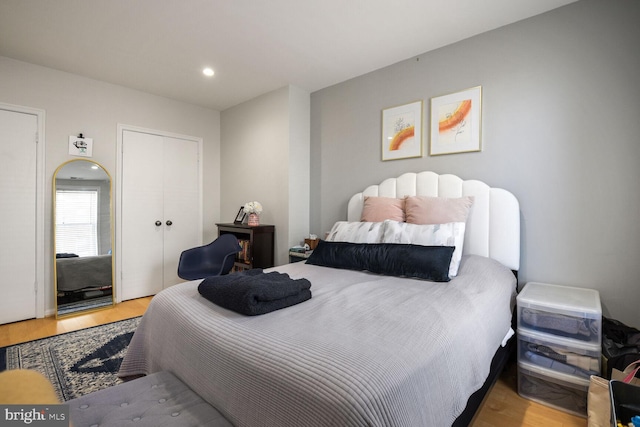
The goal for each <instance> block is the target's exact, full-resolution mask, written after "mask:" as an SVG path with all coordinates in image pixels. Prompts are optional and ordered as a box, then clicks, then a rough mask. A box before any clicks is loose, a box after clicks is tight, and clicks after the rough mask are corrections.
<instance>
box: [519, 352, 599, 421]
mask: <svg viewBox="0 0 640 427" xmlns="http://www.w3.org/2000/svg"><path fill="white" fill-rule="evenodd" d="M588 391H589V380H586V379H581V378H578V377H575V376H573V375H566V374H563V373H560V372H554V371H549V370H547V369H544V368H540V367H537V366H533V365H530V364H528V363H524V362H518V394H520V396H522V397H524V398H526V399H530V400H533V401H535V402H538V403H541V404H543V405H546V406H550V407H552V408H555V409H559V410H561V411H564V412H569V413H572V414H575V415H578V416H581V417H586V415H587V392H588Z"/></svg>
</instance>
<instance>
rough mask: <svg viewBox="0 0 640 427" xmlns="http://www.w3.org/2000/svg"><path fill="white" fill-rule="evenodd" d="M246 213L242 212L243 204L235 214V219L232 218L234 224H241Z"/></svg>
mask: <svg viewBox="0 0 640 427" xmlns="http://www.w3.org/2000/svg"><path fill="white" fill-rule="evenodd" d="M246 216H247V214H246V213H245V212H244V206H240V210H239V211H238V213H237V214H236V219H234V220H233V223H234V224H242V223H243V222H244V219H245V217H246Z"/></svg>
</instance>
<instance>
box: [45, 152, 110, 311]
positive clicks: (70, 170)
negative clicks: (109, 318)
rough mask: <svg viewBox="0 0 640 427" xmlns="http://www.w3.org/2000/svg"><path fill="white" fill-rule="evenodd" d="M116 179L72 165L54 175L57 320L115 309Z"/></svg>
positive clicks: (86, 164)
mask: <svg viewBox="0 0 640 427" xmlns="http://www.w3.org/2000/svg"><path fill="white" fill-rule="evenodd" d="M112 223H113V221H112V213H111V177H110V176H109V174H108V173H107V171H106V170H105V169H104V168H103V167H102V166H101V165H99V164H98V163H96V162H93V161H90V160H83V159H77V160H70V161H68V162H66V163H63V164H62V165H60V167H58V169H57V170H56V172H55V174H54V176H53V230H54V249H55V251H54V252H55V255H54V257H55V259H54V283H55V295H56V317H64V316H70V315H73V314H79V313H86V312H87V311H91V310H97V309H101V308H106V307H109V306H112V305H113V304H114V295H113V258H112V256H111V255H112V248H113V232H112Z"/></svg>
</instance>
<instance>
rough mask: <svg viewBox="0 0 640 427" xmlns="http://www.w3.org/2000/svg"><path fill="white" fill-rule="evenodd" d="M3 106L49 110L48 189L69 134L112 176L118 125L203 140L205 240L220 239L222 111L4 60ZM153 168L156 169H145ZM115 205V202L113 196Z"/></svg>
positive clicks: (49, 285) (48, 300)
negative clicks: (85, 140) (84, 141)
mask: <svg viewBox="0 0 640 427" xmlns="http://www.w3.org/2000/svg"><path fill="white" fill-rule="evenodd" d="M0 76H1V78H0V102H3V103H7V104H14V105H22V106H27V107H32V108H39V109H43V110H45V111H46V141H45V143H46V176H47V182H46V189H51V188H52V176H53V173H54V172H55V169H56V168H57V167H58V165H60V164H61V163H63V162H65V161H67V160H70V159H71V158H72V157H71V156H69V154H68V138H69V135H77V134H78V133H83V134H84V135H85V136H86V137H90V138H93V144H94V145H93V158H92V160H95V161H97V162H98V163H100V164H102V165H103V166H104V167H105V168H106V169H107V170H108V171H109V173H110V174H111V175H112V177H113V178H114V189H115V188H117V187H116V186H115V184H116V182H115V180H116V179H117V177H116V176H115V171H116V130H117V125H118V123H123V124H128V125H134V126H139V127H143V128H149V129H156V130H163V131H167V132H172V133H177V134H182V135H190V136H196V137H201V138H203V140H204V143H203V146H204V149H203V150H204V153H203V162H204V165H205V168H204V178H203V180H204V182H203V190H204V215H203V218H204V220H203V221H204V224H203V239H204V241H207V240H213V238H215V236H216V235H217V229H216V227H215V223H216V222H218V221H219V218H220V202H219V201H220V196H219V194H220V173H219V171H220V113H219V112H218V111H214V110H209V109H205V108H201V107H197V106H193V105H190V104H185V103H182V102H177V101H173V100H170V99H166V98H162V97H158V96H154V95H150V94H147V93H143V92H139V91H135V90H131V89H127V88H124V87H122V86H117V85H112V84H108V83H104V82H100V81H96V80H91V79H87V78H84V77H80V76H77V75H74V74H69V73H64V72H60V71H56V70H53V69H50V68H45V67H40V66H36V65H32V64H27V63H24V62H20V61H15V60H13V59H10V58H6V57H0ZM141 167H153V165H141ZM46 191H47V193H46V204H45V214H46V220H45V224H46V230H45V244H46V254H45V289H47V293H46V295H45V304H46V309H47V312H50V311H51V310H52V309H53V279H52V269H53V267H52V263H51V260H52V257H53V255H52V246H53V243H52V238H51V211H52V209H51V191H50V190H46ZM114 201H115V198H114Z"/></svg>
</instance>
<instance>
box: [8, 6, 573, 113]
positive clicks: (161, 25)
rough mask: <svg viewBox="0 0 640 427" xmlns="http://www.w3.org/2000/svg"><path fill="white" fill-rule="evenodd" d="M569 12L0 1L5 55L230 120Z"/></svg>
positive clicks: (498, 8) (505, 8) (508, 8)
mask: <svg viewBox="0 0 640 427" xmlns="http://www.w3.org/2000/svg"><path fill="white" fill-rule="evenodd" d="M573 1H575V0H517V1H514V0H447V1H444V0H394V1H383V0H55V1H52V0H0V55H2V56H7V57H10V58H14V59H18V60H21V61H25V62H30V63H33V64H38V65H43V66H46V67H50V68H54V69H57V70H61V71H66V72H70V73H74V74H78V75H82V76H86V77H90V78H92V79H97V80H102V81H106V82H110V83H114V84H118V85H122V86H126V87H129V88H133V89H138V90H141V91H145V92H149V93H152V94H156V95H160V96H163V97H167V98H171V99H175V100H180V101H184V102H188V103H191V104H196V105H200V106H203V107H207V108H212V109H215V110H224V109H226V108H229V107H231V106H234V105H237V104H239V103H241V102H243V101H246V100H249V99H252V98H254V97H256V96H258V95H261V94H264V93H267V92H270V91H272V90H275V89H279V88H281V87H283V86H286V85H288V84H291V85H294V86H298V87H300V88H302V89H305V90H307V91H309V92H314V91H316V90H319V89H322V88H325V87H328V86H331V85H334V84H336V83H340V82H342V81H345V80H348V79H350V78H353V77H357V76H360V75H363V74H366V73H368V72H370V71H373V70H376V69H379V68H382V67H385V66H387V65H391V64H394V63H396V62H399V61H402V60H405V59H408V58H411V57H412V56H416V55H419V54H421V53H424V52H427V51H430V50H433V49H436V48H439V47H442V46H445V45H448V44H451V43H454V42H456V41H459V40H462V39H465V38H468V37H471V36H473V35H476V34H479V33H482V32H485V31H488V30H491V29H494V28H498V27H501V26H504V25H507V24H510V23H513V22H516V21H519V20H522V19H525V18H528V17H531V16H534V15H537V14H540V13H543V12H546V11H548V10H551V9H554V8H557V7H560V6H563V5H565V4H568V3H572V2H573ZM205 66H209V67H211V68H213V69H214V70H215V76H214V77H212V78H207V77H205V76H204V75H203V74H202V69H203V67H205Z"/></svg>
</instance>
